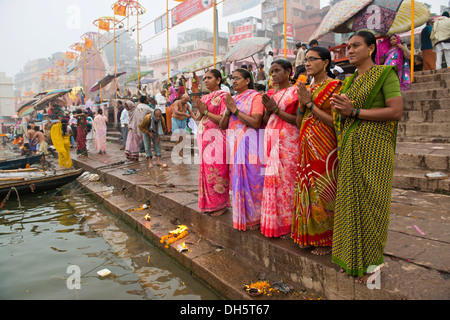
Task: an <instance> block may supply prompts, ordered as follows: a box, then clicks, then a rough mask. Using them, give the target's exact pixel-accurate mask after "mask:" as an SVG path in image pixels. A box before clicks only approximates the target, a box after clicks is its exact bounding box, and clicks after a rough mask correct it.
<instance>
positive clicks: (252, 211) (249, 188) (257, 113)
mask: <svg viewBox="0 0 450 320" xmlns="http://www.w3.org/2000/svg"><path fill="white" fill-rule="evenodd" d="M233 89H234V90H236V92H237V95H236V96H235V97H234V99H233V98H232V97H231V95H230V94H227V96H226V98H225V102H226V105H227V109H228V110H227V112H225V116H224V117H223V118H222V120H221V121H220V127H221V129H227V128H228V130H227V139H228V141H227V142H228V150H229V154H230V180H231V188H232V194H233V227H234V228H235V229H237V230H242V231H246V230H247V229H249V230H255V229H258V228H259V223H260V220H261V205H262V197H263V189H264V136H262V135H260V133H264V131H263V130H262V126H261V124H262V118H263V114H264V106H263V105H262V102H261V94H260V93H258V92H257V91H255V90H253V79H252V76H251V74H250V72H249V71H248V70H246V69H237V70H236V71H235V72H234V73H233ZM259 129H261V130H259Z"/></svg>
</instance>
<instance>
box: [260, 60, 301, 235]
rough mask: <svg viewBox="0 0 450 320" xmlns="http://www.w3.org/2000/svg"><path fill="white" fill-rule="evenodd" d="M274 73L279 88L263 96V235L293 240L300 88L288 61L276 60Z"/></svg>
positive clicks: (276, 85) (272, 72)
mask: <svg viewBox="0 0 450 320" xmlns="http://www.w3.org/2000/svg"><path fill="white" fill-rule="evenodd" d="M270 71H271V74H272V79H273V82H274V85H275V89H273V90H269V91H268V92H267V94H264V95H263V97H262V102H263V105H264V107H265V109H266V111H265V114H264V122H265V123H267V125H266V129H265V135H264V145H265V149H266V150H265V152H266V154H265V157H266V176H265V179H264V192H263V200H262V210H261V233H262V234H264V235H265V236H266V237H283V238H289V237H290V233H291V224H292V214H293V213H294V194H295V180H296V167H297V161H298V156H299V148H298V146H299V129H298V127H297V126H296V117H297V116H296V111H297V108H298V105H299V101H298V96H297V88H296V87H295V86H293V85H292V83H291V81H290V76H291V74H292V65H291V63H290V62H289V61H288V60H285V59H277V60H274V61H273V62H272V65H271V67H270Z"/></svg>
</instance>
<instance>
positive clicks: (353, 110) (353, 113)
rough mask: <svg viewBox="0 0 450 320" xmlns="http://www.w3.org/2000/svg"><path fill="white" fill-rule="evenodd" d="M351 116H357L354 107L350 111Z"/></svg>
mask: <svg viewBox="0 0 450 320" xmlns="http://www.w3.org/2000/svg"><path fill="white" fill-rule="evenodd" d="M350 117H352V118H354V117H355V108H352V112H350Z"/></svg>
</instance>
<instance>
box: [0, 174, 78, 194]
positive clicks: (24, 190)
mask: <svg viewBox="0 0 450 320" xmlns="http://www.w3.org/2000/svg"><path fill="white" fill-rule="evenodd" d="M83 172H84V170H83V169H78V170H75V171H71V172H67V173H62V174H56V175H53V176H47V177H36V178H32V179H27V180H19V181H10V182H9V181H8V182H4V183H2V184H0V198H1V197H6V195H7V194H8V192H9V191H10V190H11V188H15V189H16V190H17V191H18V193H19V196H21V195H25V194H31V193H33V194H35V193H40V192H44V191H48V190H53V189H56V188H59V187H62V186H64V185H66V184H68V183H70V182H72V181H74V180H76V179H77V178H78V177H79V176H81V175H82V174H83ZM10 196H12V197H14V196H16V193H15V192H14V191H12V192H11V195H10Z"/></svg>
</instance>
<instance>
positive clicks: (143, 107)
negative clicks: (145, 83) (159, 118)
mask: <svg viewBox="0 0 450 320" xmlns="http://www.w3.org/2000/svg"><path fill="white" fill-rule="evenodd" d="M137 109H138V110H139V111H140V112H141V114H142V115H144V116H146V115H147V114H149V113H152V108H150V107H149V106H148V105H146V104H145V103H139V104H138V105H137Z"/></svg>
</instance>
